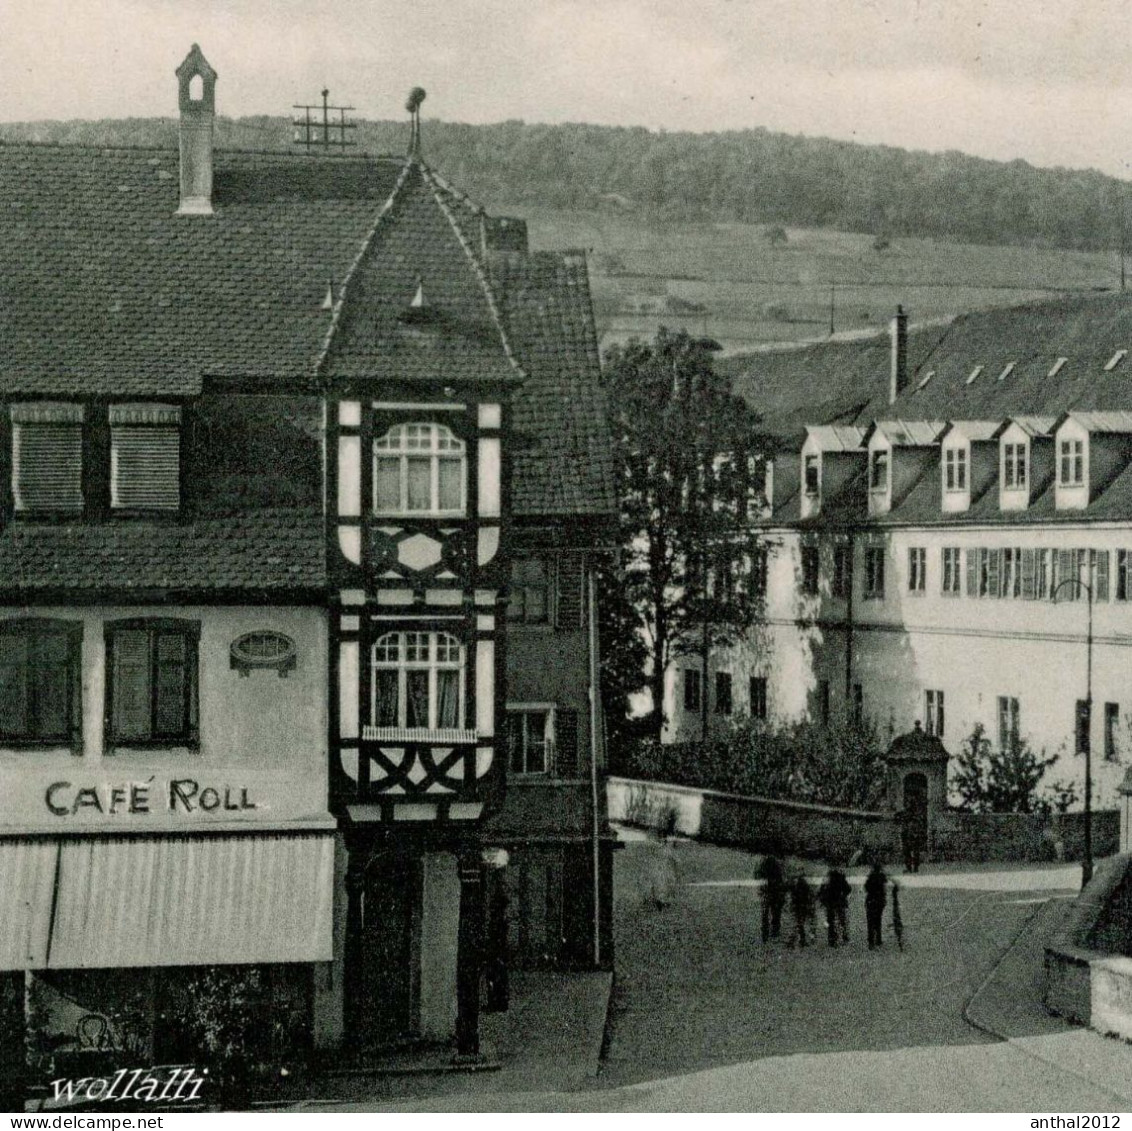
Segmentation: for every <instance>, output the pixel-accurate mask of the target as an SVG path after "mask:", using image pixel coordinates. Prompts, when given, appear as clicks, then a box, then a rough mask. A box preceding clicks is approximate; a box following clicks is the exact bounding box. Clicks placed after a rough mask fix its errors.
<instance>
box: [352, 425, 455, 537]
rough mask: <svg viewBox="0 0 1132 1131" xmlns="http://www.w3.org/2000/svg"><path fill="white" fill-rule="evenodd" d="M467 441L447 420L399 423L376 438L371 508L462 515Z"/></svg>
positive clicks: (378, 510)
mask: <svg viewBox="0 0 1132 1131" xmlns="http://www.w3.org/2000/svg"><path fill="white" fill-rule="evenodd" d="M467 478H468V476H467V454H466V445H465V444H464V441H463V440H461V439H459V438H458V437H457V436H455V435H454V434H453V432H452V430H451V429H450V428H447V427H446V426H445V425H443V424H397V425H395V426H394V427H392V428H390V429H389V431H388V432H386V433H385V435H384V436H382V437H380V438H379V439H377V440H374V442H373V513H374V514H398V515H399V514H426V515H427V514H435V515H462V514H463V513H464V512H465V510H466V509H467Z"/></svg>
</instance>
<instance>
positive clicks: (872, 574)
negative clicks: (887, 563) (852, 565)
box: [865, 546, 884, 601]
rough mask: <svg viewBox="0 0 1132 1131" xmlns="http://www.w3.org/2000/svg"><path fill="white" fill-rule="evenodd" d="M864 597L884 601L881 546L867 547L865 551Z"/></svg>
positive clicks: (882, 549) (882, 550) (882, 551)
mask: <svg viewBox="0 0 1132 1131" xmlns="http://www.w3.org/2000/svg"><path fill="white" fill-rule="evenodd" d="M865 597H866V598H868V599H870V600H874V601H879V600H883V599H884V547H883V546H869V547H867V548H866V549H865Z"/></svg>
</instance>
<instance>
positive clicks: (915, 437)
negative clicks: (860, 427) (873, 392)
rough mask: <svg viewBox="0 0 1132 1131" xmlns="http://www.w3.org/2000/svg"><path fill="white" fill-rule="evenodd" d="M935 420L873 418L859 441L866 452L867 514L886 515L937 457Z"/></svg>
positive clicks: (937, 425)
mask: <svg viewBox="0 0 1132 1131" xmlns="http://www.w3.org/2000/svg"><path fill="white" fill-rule="evenodd" d="M943 427H944V426H943V422H942V421H938V420H876V421H874V422H873V423H872V424H870V425H869V427H868V429H867V431H866V432H865V435H864V437H863V440H862V443H863V444H864V445H865V448H866V450H867V452H868V460H869V462H868V484H869V517H870V518H871V517H873V516H875V515H882V514H887V513H888V512H889V511H890V510H892V508H893V507H894V506H895V505H896V504H897V503H899V502H900V500H901V499H903V498H904V497H905V496H906V495H907V494H908V492H909V491H910V490H911V489H912V487H913V486H914V485H915V484H916V483H917V482H918V481H919V480H920V478H921V477H922V476H923V474H924V473H925V471H926V470H928V468H929V467H930V466H931V465H932V464H933V463H934V461H935V460H936V459H937V453H938V447H937V441H938V438H939V434H940V432H941V431H942V430H943Z"/></svg>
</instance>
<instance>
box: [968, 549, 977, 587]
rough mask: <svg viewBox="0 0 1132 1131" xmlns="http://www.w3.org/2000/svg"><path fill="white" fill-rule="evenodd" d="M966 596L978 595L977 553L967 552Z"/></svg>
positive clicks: (972, 550) (973, 551)
mask: <svg viewBox="0 0 1132 1131" xmlns="http://www.w3.org/2000/svg"><path fill="white" fill-rule="evenodd" d="M966 553H967V596H968V597H977V596H978V595H979V551H978V550H974V549H971V550H967V551H966Z"/></svg>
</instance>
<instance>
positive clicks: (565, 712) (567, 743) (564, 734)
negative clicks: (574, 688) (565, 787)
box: [554, 707, 578, 778]
mask: <svg viewBox="0 0 1132 1131" xmlns="http://www.w3.org/2000/svg"><path fill="white" fill-rule="evenodd" d="M554 741H555V745H554V772H555V774H556V775H557V776H558V777H560V778H576V777H577V776H578V712H577V711H576V710H574V708H573V707H559V708H558V710H557V711H556V712H555V714H554Z"/></svg>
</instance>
